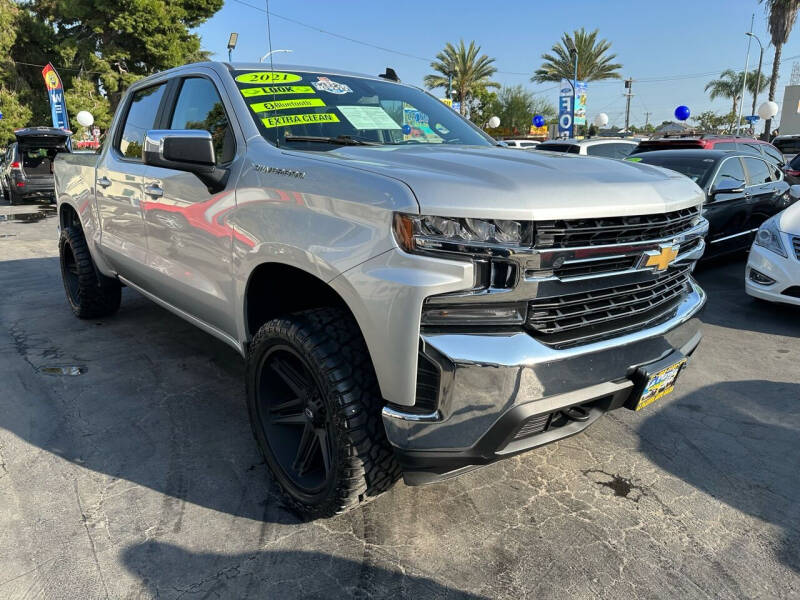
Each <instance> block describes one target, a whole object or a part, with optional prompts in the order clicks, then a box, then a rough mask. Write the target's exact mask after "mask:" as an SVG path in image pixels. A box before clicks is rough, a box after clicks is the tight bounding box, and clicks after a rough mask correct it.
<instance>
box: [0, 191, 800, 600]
mask: <svg viewBox="0 0 800 600" xmlns="http://www.w3.org/2000/svg"><path fill="white" fill-rule="evenodd" d="M56 240H57V231H56V219H55V218H53V214H52V211H51V210H49V209H47V208H44V207H39V206H36V205H29V206H14V207H10V206H8V205H5V204H2V205H0V290H2V291H1V292H0V293H1V294H2V302H1V303H0V372H1V373H2V380H1V381H2V383H0V506H2V507H3V510H1V511H0V597H2V598H33V597H45V598H106V597H110V598H128V597H135V598H139V597H142V598H149V597H158V598H178V597H201V598H217V597H223V598H231V597H259V598H264V597H280V598H288V597H304V598H305V597H312V598H313V597H319V598H330V597H392V598H398V597H409V598H459V597H468V598H518V597H531V598H623V597H638V598H644V597H652V598H656V597H659V598H663V597H680V598H776V597H779V598H790V597H798V596H800V503H799V502H798V500H797V499H798V496H799V495H800V477H798V473H800V452H798V440H799V439H800V369H798V364H800V311H799V310H797V309H795V308H792V307H783V306H777V305H770V304H766V303H758V302H755V301H753V300H751V299H750V298H748V297H747V296H746V295H745V294H744V289H743V281H742V274H743V270H744V261H743V260H742V259H741V258H737V259H733V260H726V261H723V262H718V263H715V264H712V265H705V266H703V267H701V269H700V270H699V272H698V273H697V278H698V280H699V281H700V283H701V285H702V286H703V287H704V288H705V289H706V291H707V292H708V294H709V302H708V306H707V309H706V311H705V313H704V316H703V320H704V322H705V339H704V341H703V343H702V345H701V347H700V349H699V350H698V351H697V352H696V354H695V356H694V358H693V360H692V362H691V364H690V367H689V368H688V370H687V371H686V372H685V373H684V374H683V375H682V380H681V381H680V383H679V386H678V390H677V392H676V393H675V394H674V395H672V396H670V397H667V398H665V399H664V400H663V401H661V402H660V403H658V404H656V405H653V406H652V407H649V408H648V409H646V410H645V411H643V412H641V413H633V412H630V411H626V410H619V411H616V412H614V413H612V414H610V415H608V416H606V417H605V418H603V419H601V420H600V421H599V422H598V423H596V424H595V425H594V426H592V427H591V428H590V429H589V430H587V432H585V433H584V434H582V435H579V436H576V437H573V438H569V439H567V440H565V441H562V442H559V443H556V444H553V445H550V446H547V447H544V448H542V449H539V450H535V451H533V452H530V453H527V454H523V455H521V456H518V457H516V458H512V459H510V460H507V461H504V462H501V463H497V464H494V465H491V466H488V467H486V468H483V469H480V470H478V471H474V472H472V473H470V474H467V475H465V476H463V477H460V478H458V479H454V480H451V481H449V482H446V483H442V484H438V485H434V486H428V487H415V488H412V487H406V486H404V485H403V484H402V483H400V484H398V485H397V486H396V487H395V488H394V489H393V490H392V491H391V492H389V493H388V494H385V495H384V496H382V497H380V498H378V499H377V500H375V501H374V502H372V503H370V504H368V505H367V506H366V507H364V508H363V509H361V510H356V511H353V512H351V513H348V514H346V515H343V516H340V517H337V518H333V519H329V520H322V521H316V522H311V523H303V522H300V521H299V520H298V519H297V518H296V517H295V516H294V515H293V514H292V513H291V512H289V511H288V510H286V509H285V508H284V507H283V506H282V504H281V501H280V498H279V497H278V495H277V494H276V493H275V490H274V487H273V486H272V484H271V483H270V480H269V477H268V474H267V469H266V467H265V465H264V464H263V463H262V462H261V459H260V456H259V454H258V451H257V449H256V445H255V443H254V441H253V440H252V437H251V433H250V428H249V424H248V420H247V412H246V409H245V405H244V400H243V396H244V391H243V378H242V373H243V362H242V360H241V358H240V357H239V356H238V355H237V354H236V353H235V352H234V351H233V350H231V349H230V348H228V347H227V346H225V345H224V344H222V343H221V342H218V341H217V340H215V339H214V338H212V337H210V336H208V335H206V334H204V333H202V332H201V331H200V330H198V329H196V328H194V327H192V326H191V325H189V324H187V323H185V322H183V321H182V320H180V319H179V318H177V317H175V316H173V315H172V314H170V313H168V312H166V311H165V310H163V309H161V308H159V307H157V306H156V305H154V304H153V303H152V302H150V301H148V300H146V299H144V298H143V297H141V296H139V295H138V294H136V293H135V292H132V291H131V290H128V289H125V290H124V291H123V304H122V308H121V310H120V312H119V313H118V314H117V315H115V316H114V317H112V318H109V319H103V320H99V321H79V320H77V319H75V318H74V317H73V316H72V314H71V313H70V311H69V309H68V307H67V304H66V301H65V298H64V291H63V288H62V284H61V279H60V273H59V264H58V258H57V244H56Z"/></svg>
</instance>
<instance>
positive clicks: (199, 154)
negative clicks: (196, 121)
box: [142, 129, 228, 193]
mask: <svg viewBox="0 0 800 600" xmlns="http://www.w3.org/2000/svg"><path fill="white" fill-rule="evenodd" d="M142 160H143V161H144V164H146V165H150V166H153V167H161V168H163V169H173V170H175V171H186V172H187V173H194V174H195V175H197V177H198V179H200V181H202V182H203V183H205V184H206V186H207V187H208V190H209V191H210V192H212V193H216V192H219V191H221V190H222V189H223V188H224V187H225V183H226V182H227V181H228V170H227V169H221V168H220V167H218V166H217V160H216V156H215V154H214V141H213V139H212V138H211V134H210V133H209V132H208V131H203V130H200V129H153V130H151V131H148V132H147V135H146V136H145V138H144V148H143V150H142Z"/></svg>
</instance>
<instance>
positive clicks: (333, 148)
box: [55, 63, 707, 517]
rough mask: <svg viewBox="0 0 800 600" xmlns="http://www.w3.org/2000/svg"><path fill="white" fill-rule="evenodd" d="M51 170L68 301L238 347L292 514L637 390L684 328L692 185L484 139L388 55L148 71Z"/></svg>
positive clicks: (653, 172)
mask: <svg viewBox="0 0 800 600" xmlns="http://www.w3.org/2000/svg"><path fill="white" fill-rule="evenodd" d="M55 186H56V191H57V199H58V211H59V215H60V230H61V235H60V242H59V251H60V256H61V272H62V275H63V279H64V287H65V289H66V295H67V300H68V302H69V305H70V306H71V308H72V310H73V312H74V313H75V315H76V316H78V317H80V318H92V319H95V318H98V317H103V316H107V315H110V314H112V313H114V312H115V311H116V310H117V309H118V308H119V305H120V297H121V296H120V287H121V286H122V285H126V286H128V287H130V288H133V289H135V290H137V291H139V292H141V293H142V294H144V295H145V296H147V297H148V298H150V299H152V300H153V301H154V302H156V303H158V304H160V305H161V306H163V307H165V308H166V309H168V310H170V311H172V312H174V313H176V314H177V315H179V316H181V317H183V318H184V319H186V320H188V321H190V322H191V323H194V324H195V325H197V326H198V327H200V328H201V329H203V330H204V331H206V332H208V333H209V334H211V335H213V336H215V337H217V338H219V339H221V340H223V341H224V342H227V343H228V344H230V345H231V346H232V347H233V348H235V349H236V350H237V351H238V352H239V353H241V355H242V356H243V357H244V358H245V360H246V362H247V369H246V390H247V391H246V394H247V404H248V408H249V413H250V418H251V422H252V427H253V433H254V436H255V439H256V441H257V443H258V445H259V447H260V449H261V451H262V452H263V454H264V457H265V459H266V461H267V463H268V465H269V467H270V468H271V471H272V473H273V474H274V477H275V479H276V480H277V482H278V483H279V485H280V487H281V488H282V489H283V491H284V492H285V494H286V495H287V497H288V499H289V501H290V502H291V504H292V506H293V507H294V508H295V509H296V510H297V511H299V512H301V513H303V514H304V515H306V516H309V517H319V516H327V515H331V514H334V513H337V512H342V511H344V510H347V509H349V508H351V507H354V506H356V505H358V504H359V503H360V502H363V501H366V500H368V499H370V498H372V497H374V496H376V495H377V494H379V493H380V492H382V491H384V490H386V489H387V488H388V487H390V486H391V485H392V484H393V483H394V482H395V481H396V480H397V479H398V478H399V477H400V476H403V477H404V479H405V481H406V483H407V484H412V485H413V484H422V483H429V482H435V481H439V480H442V479H445V478H447V477H451V476H453V475H457V474H460V473H462V472H465V471H467V470H469V469H472V468H475V467H476V466H479V465H484V464H487V463H490V462H493V461H496V460H498V459H502V458H506V457H509V456H513V455H515V454H518V453H520V452H523V451H525V450H529V449H531V448H535V447H537V446H541V445H542V444H547V443H549V442H553V441H556V440H559V439H562V438H565V437H567V436H570V435H573V434H576V433H578V432H580V431H582V430H583V429H585V428H586V427H588V426H589V425H590V424H591V423H592V422H593V421H595V420H596V419H597V418H598V417H600V416H601V415H602V414H604V413H606V412H608V411H610V410H614V409H617V408H620V407H627V408H631V409H640V408H643V407H645V406H647V405H648V404H650V403H652V402H654V401H656V400H658V399H659V398H660V397H662V396H664V395H666V394H668V393H669V392H671V391H672V389H673V386H674V383H675V378H676V377H677V375H678V373H679V372H680V371H681V368H682V367H683V366H684V364H685V363H686V360H687V357H688V356H689V355H691V354H692V352H694V350H695V348H696V347H697V345H698V343H699V341H700V337H701V334H700V330H699V327H698V319H697V318H696V317H697V315H698V312H699V311H700V310H701V308H702V307H703V304H704V302H705V295H704V293H703V291H702V290H701V289H700V288H699V287H698V286H697V284H696V283H695V281H694V280H693V278H692V276H691V272H692V269H693V267H694V264H695V261H696V260H697V259H698V257H700V255H701V254H702V253H703V250H704V240H703V236H704V235H705V233H706V231H707V222H706V221H705V220H704V219H703V217H702V216H701V204H702V201H703V194H702V192H701V190H700V188H698V187H697V186H696V185H695V184H694V183H692V182H691V181H690V180H689V179H687V178H686V177H683V176H682V175H678V174H676V173H673V172H670V171H666V170H663V169H660V168H658V167H652V166H647V165H640V164H634V163H625V162H618V161H614V160H609V159H602V158H592V157H581V156H574V155H570V154H556V153H547V152H542V153H529V152H519V151H518V150H512V149H509V148H503V147H500V146H498V144H497V143H496V142H495V141H494V140H492V139H491V138H490V137H488V136H487V135H485V134H484V133H483V132H482V131H481V130H479V129H478V128H476V127H474V126H473V125H472V124H471V123H469V122H468V121H466V120H464V119H463V118H461V117H460V116H459V115H458V114H456V113H455V112H454V111H452V110H451V109H450V108H448V107H447V106H445V105H444V104H443V103H441V102H440V101H438V100H437V99H436V98H434V97H433V96H431V95H429V94H427V93H426V92H424V91H422V90H420V89H418V88H416V87H413V86H410V85H405V84H403V83H400V81H399V80H398V79H397V76H396V75H395V73H394V71H392V70H391V69H387V70H386V73H385V74H383V75H380V76H377V77H372V76H366V75H359V74H355V73H348V72H344V71H335V70H322V69H314V68H308V67H295V66H281V67H278V66H273V67H271V68H267V67H265V65H263V64H234V65H232V64H225V63H200V64H193V65H189V66H186V67H182V68H178V69H175V70H172V71H167V72H164V73H160V74H157V75H153V76H151V77H148V78H147V79H144V80H142V81H139V82H138V83H136V84H135V85H134V86H132V87H131V88H130V89H129V90H128V92H127V94H126V95H125V97H124V99H123V100H122V102H121V104H120V106H119V109H118V110H117V113H116V115H115V117H114V121H113V125H112V127H111V129H110V131H109V133H108V136H107V139H106V143H105V145H104V146H103V148H102V149H101V151H100V152H99V154H98V155H77V154H62V155H60V156H59V158H57V160H56V162H55Z"/></svg>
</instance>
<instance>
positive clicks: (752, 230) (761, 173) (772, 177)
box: [743, 158, 789, 248]
mask: <svg viewBox="0 0 800 600" xmlns="http://www.w3.org/2000/svg"><path fill="white" fill-rule="evenodd" d="M744 166H745V169H746V170H747V188H746V189H747V193H748V194H749V195H750V197H749V198H748V201H749V203H750V215H749V218H748V221H747V223H746V230H747V231H749V234H748V235H746V236H743V242H744V243H745V247H746V248H749V247H750V245H751V244H752V242H753V238H754V237H755V234H756V232H757V231H758V228H759V227H760V226H761V224H762V223H763V222H764V221H766V220H767V219H768V218H769V217H771V216H772V215H774V214H776V213H778V212H780V211H782V210H783V209H784V208H786V204H785V203H784V202H783V197H784V195H785V194H786V192H787V191H788V189H789V184H788V183H786V182H785V181H783V176H782V174H781V171H780V169H779V168H778V167H777V166H774V165H771V164H769V163H768V162H767V161H765V160H762V159H760V158H745V159H744Z"/></svg>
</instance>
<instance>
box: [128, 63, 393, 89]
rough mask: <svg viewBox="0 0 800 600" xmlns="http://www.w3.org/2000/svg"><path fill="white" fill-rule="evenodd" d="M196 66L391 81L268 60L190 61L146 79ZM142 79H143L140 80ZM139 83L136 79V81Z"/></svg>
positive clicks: (326, 68) (339, 70) (327, 68)
mask: <svg viewBox="0 0 800 600" xmlns="http://www.w3.org/2000/svg"><path fill="white" fill-rule="evenodd" d="M197 67H210V68H212V69H215V70H225V71H232V70H233V71H251V70H252V71H258V70H260V71H296V72H301V73H325V74H329V75H344V76H348V77H361V78H364V79H375V80H377V81H391V80H387V79H385V78H381V77H378V75H367V74H366V73H357V72H354V71H345V70H343V69H335V68H331V67H314V66H308V65H290V64H285V63H273V64H270V63H268V62H263V63H262V62H231V63H229V62H222V61H207V62H200V63H191V64H188V65H183V66H180V67H175V68H173V69H169V70H168V71H160V72H159V73H154V74H153V75H150V76H148V77H147V78H145V80H146V79H150V78H155V77H160V76H162V75H164V74H165V73H179V72H181V71H183V70H185V69H188V68H192V69H194V68H197ZM140 81H144V80H140ZM136 83H137V84H138V83H139V82H138V81H137V82H136Z"/></svg>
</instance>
